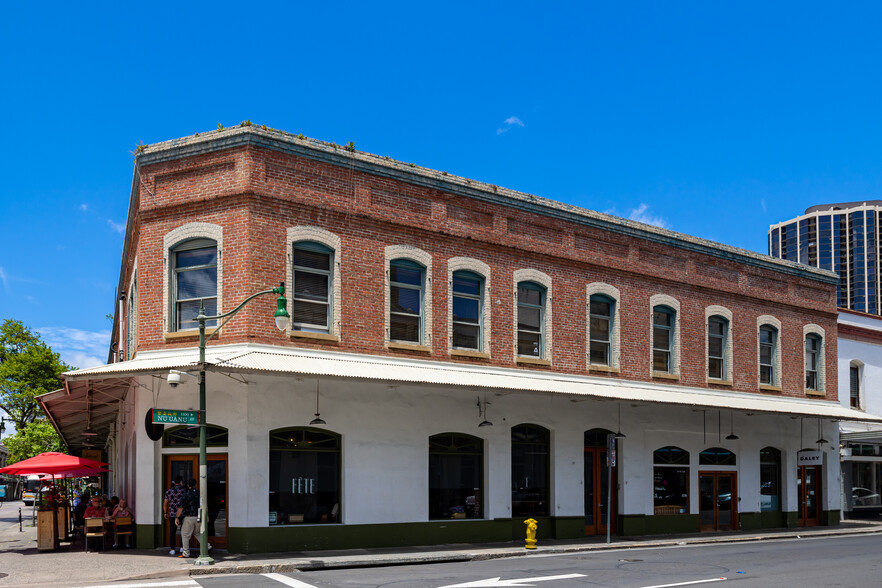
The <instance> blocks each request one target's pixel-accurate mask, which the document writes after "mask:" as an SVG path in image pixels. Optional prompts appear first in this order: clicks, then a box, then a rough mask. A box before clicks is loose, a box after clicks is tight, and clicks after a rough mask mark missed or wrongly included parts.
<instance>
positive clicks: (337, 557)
mask: <svg viewBox="0 0 882 588" xmlns="http://www.w3.org/2000/svg"><path fill="white" fill-rule="evenodd" d="M35 533H36V531H35V529H34V528H32V527H31V528H28V527H25V528H24V533H21V534H19V532H18V524H17V523H16V524H15V525H14V526H11V527H2V528H0V550H2V551H0V586H2V587H8V586H31V587H33V586H50V585H56V586H57V585H79V584H88V583H96V582H105V581H115V582H120V581H134V580H146V579H158V578H175V577H178V578H186V577H187V576H188V575H202V574H221V573H269V572H276V573H279V572H281V573H284V572H292V571H298V570H315V569H333V568H355V567H371V566H388V565H417V564H426V563H441V562H463V561H478V560H487V559H496V558H505V557H520V556H526V555H532V554H535V553H541V554H553V553H578V552H590V551H595V550H606V549H634V548H642V547H663V546H671V545H696V544H705V543H732V542H745V541H769V540H783V539H791V538H798V537H800V538H807V537H833V536H841V535H856V534H872V533H882V521H878V522H876V521H845V522H843V523H842V524H841V525H840V526H838V527H814V528H810V529H806V528H801V529H781V530H770V531H763V532H745V531H739V532H733V533H715V534H707V533H704V534H694V535H666V536H663V537H652V538H639V539H616V538H615V537H613V540H612V543H609V544H607V543H606V538H605V537H597V538H595V537H591V538H584V539H576V540H565V541H564V540H550V539H549V540H544V541H541V542H540V545H539V547H538V549H536V550H530V551H528V550H526V549H524V546H523V543H515V542H507V543H497V544H458V545H440V546H438V545H436V546H428V547H402V548H385V549H353V550H345V551H303V552H290V553H277V554H257V555H240V554H227V553H226V552H223V551H222V552H219V553H218V552H215V553H213V554H212V556H213V557H214V558H215V560H216V563H215V565H213V566H194V565H193V559H182V558H177V557H172V556H170V555H168V551H167V550H164V549H157V550H149V551H145V550H123V551H105V552H90V553H84V551H83V543H82V540H80V541H77V542H75V543H72V544H68V543H64V544H62V547H61V549H59V551H57V552H38V551H37V549H36V539H35ZM21 535H26V536H27V537H29V539H27V540H25V539H23V538H22V537H21Z"/></svg>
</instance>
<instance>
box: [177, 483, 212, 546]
mask: <svg viewBox="0 0 882 588" xmlns="http://www.w3.org/2000/svg"><path fill="white" fill-rule="evenodd" d="M175 522H176V523H177V524H178V525H180V526H181V546H182V547H183V549H184V552H183V553H182V554H181V555H179V556H178V557H190V538H191V537H193V535H196V540H197V541H199V545H200V546H201V545H202V537H201V533H197V532H196V530H197V529H198V528H199V490H197V489H196V479H195V478H190V480H189V481H188V482H187V490H186V492H184V498H183V501H182V504H181V507H180V508H178V511H177V513H176V521H175ZM208 550H209V551H211V545H209V546H208Z"/></svg>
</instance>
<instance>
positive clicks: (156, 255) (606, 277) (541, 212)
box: [41, 126, 880, 552]
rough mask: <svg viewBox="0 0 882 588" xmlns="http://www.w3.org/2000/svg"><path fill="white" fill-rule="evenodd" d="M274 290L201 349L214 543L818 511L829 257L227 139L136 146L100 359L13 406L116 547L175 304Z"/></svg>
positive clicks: (173, 458) (172, 436)
mask: <svg viewBox="0 0 882 588" xmlns="http://www.w3.org/2000/svg"><path fill="white" fill-rule="evenodd" d="M280 281H284V282H285V283H286V284H287V286H288V299H289V300H288V305H289V309H290V310H291V313H292V323H291V325H290V326H289V328H288V329H287V330H286V331H284V332H279V331H278V330H276V328H275V326H274V323H273V311H274V304H275V300H274V299H273V297H263V298H258V299H255V300H254V301H253V302H251V303H250V304H249V305H248V306H246V307H245V308H244V309H243V310H242V311H241V312H240V313H239V314H237V315H236V317H235V318H233V319H232V320H231V321H230V322H229V323H228V324H227V325H226V326H225V327H224V328H223V329H222V330H221V331H220V332H219V333H218V335H217V336H216V337H215V339H213V340H212V341H211V344H210V346H209V348H208V363H209V366H208V378H207V386H208V407H207V420H208V423H209V431H208V433H209V475H208V477H209V483H208V492H209V510H210V511H211V512H210V513H209V521H210V534H211V535H212V538H211V541H212V543H213V544H215V545H224V544H227V545H228V546H229V548H230V549H231V550H235V551H246V552H248V551H280V550H282V551H283V550H289V549H302V548H316V547H319V548H320V547H354V546H378V545H403V544H426V543H442V542H444V543H447V542H457V541H491V540H507V539H511V538H513V537H521V536H522V535H523V523H522V521H523V520H524V519H525V518H527V517H530V516H531V517H534V518H536V519H537V520H539V522H540V526H539V529H540V536H542V535H545V536H555V537H578V536H582V535H585V534H600V533H605V532H606V520H607V519H606V516H607V507H608V505H609V506H611V508H612V517H611V521H612V525H613V527H614V529H613V532H614V533H617V534H622V535H640V534H653V533H667V532H679V531H698V530H729V529H737V528H743V529H748V528H754V529H755V528H763V527H775V526H796V525H812V524H835V523H836V522H837V521H838V513H839V506H840V504H839V491H838V487H839V484H838V481H837V477H838V475H839V464H838V443H837V441H838V432H837V426H836V424H835V423H834V421H835V420H838V419H843V418H850V419H853V418H854V414H853V413H854V412H855V411H852V410H850V409H849V408H848V407H844V406H840V405H839V403H838V402H837V385H836V382H837V361H836V356H837V355H836V352H837V350H836V336H835V333H836V321H837V311H836V296H835V294H836V276H835V275H834V274H832V273H830V272H827V271H824V270H819V269H815V268H809V267H803V266H798V265H796V264H794V263H790V262H787V261H782V260H776V259H773V258H770V257H768V256H765V255H760V254H756V253H752V252H748V251H744V250H740V249H736V248H733V247H729V246H726V245H721V244H717V243H712V242H708V241H705V240H702V239H697V238H693V237H690V236H687V235H682V234H678V233H674V232H671V231H667V230H664V229H659V228H656V227H651V226H647V225H643V224H640V223H636V222H632V221H628V220H624V219H620V218H616V217H612V216H609V215H605V214H600V213H597V212H592V211H589V210H585V209H581V208H577V207H574V206H569V205H565V204H562V203H559V202H554V201H551V200H546V199H543V198H538V197H535V196H532V195H529V194H523V193H518V192H514V191H511V190H506V189H504V188H501V187H497V186H493V185H488V184H484V183H481V182H477V181H474V180H469V179H466V178H460V177H455V176H451V175H449V174H447V173H446V172H438V171H432V170H428V169H425V168H422V167H419V166H416V165H413V164H409V163H403V162H399V161H394V160H391V159H389V158H386V157H379V156H375V155H370V154H366V153H361V152H357V151H353V150H350V149H346V148H343V147H340V146H337V145H333V144H328V143H323V142H319V141H314V140H311V139H306V138H303V137H297V136H293V135H290V134H287V133H281V132H277V131H273V130H272V129H265V128H260V127H257V126H242V127H239V128H235V129H227V130H223V131H219V132H218V131H213V132H210V133H207V134H203V135H198V136H192V137H187V138H184V139H178V140H174V141H169V142H165V143H160V144H157V145H152V146H149V147H147V148H146V149H144V150H143V151H142V152H140V153H139V154H138V155H137V157H136V162H135V173H134V180H133V183H132V191H131V200H130V209H129V217H128V222H127V229H126V239H125V246H124V250H123V255H122V263H121V268H120V277H119V292H120V295H119V300H118V311H117V313H116V317H115V323H114V344H113V349H112V352H111V354H110V361H109V363H108V365H106V366H99V367H94V368H91V369H84V370H80V371H76V372H71V373H69V374H66V375H65V377H64V385H65V388H64V389H63V390H61V391H58V392H55V393H52V394H48V395H46V396H44V397H42V398H41V402H42V405H43V407H44V409H45V410H46V412H47V414H48V415H49V416H50V418H51V419H52V421H53V423H54V424H55V426H56V427H57V428H58V430H59V431H60V433H61V434H62V435H63V437H64V439H65V441H66V442H67V443H68V445H69V447H71V449H73V450H77V449H79V448H82V447H84V443H86V442H88V443H89V444H91V445H97V446H98V447H99V448H103V449H104V451H105V452H106V453H105V457H106V458H107V459H109V460H110V461H111V462H112V464H113V470H114V474H113V475H114V478H113V480H111V483H112V485H113V487H114V490H115V491H116V492H117V493H118V494H119V495H120V496H123V495H125V496H128V497H130V498H131V500H132V501H133V502H134V503H135V511H136V512H137V513H138V520H137V523H138V532H139V535H138V542H139V544H140V545H142V546H149V545H162V544H163V539H162V537H163V531H162V525H163V518H162V513H161V511H160V502H161V496H162V492H163V490H164V489H165V488H166V487H167V486H168V481H169V480H170V478H171V477H173V476H175V475H178V474H181V475H185V476H189V475H191V474H192V473H194V472H195V464H196V455H195V454H196V451H195V447H196V443H197V441H196V440H197V435H196V429H195V428H186V427H176V428H170V427H167V428H166V429H165V430H164V431H159V430H157V429H156V428H155V427H152V426H150V425H149V424H148V423H147V422H145V420H149V414H150V411H151V409H153V408H165V409H193V408H196V407H197V406H198V399H197V384H196V381H195V378H188V377H187V376H183V379H182V382H181V384H180V385H179V386H178V387H176V388H172V387H170V386H169V384H168V382H167V375H168V373H169V370H180V371H184V372H188V373H195V372H196V371H198V370H197V365H196V364H197V352H196V345H197V341H196V337H195V331H194V327H195V326H196V324H195V321H194V317H195V314H196V311H197V310H198V307H199V304H200V303H201V302H204V304H205V305H206V308H207V310H208V312H209V313H212V312H222V311H229V310H231V309H232V308H234V307H235V306H236V305H237V304H239V303H240V302H241V301H242V300H244V299H245V298H247V297H248V296H249V295H251V294H253V293H255V292H258V291H260V290H264V289H267V288H270V287H272V286H274V285H276V284H278V283H279V282H280ZM858 418H862V419H864V420H866V421H874V422H875V421H878V420H880V419H878V418H877V417H873V416H870V415H858ZM87 428H88V429H89V431H88V432H89V433H95V434H94V435H92V434H89V435H85V436H84V435H83V432H84V431H85V430H86V429H87ZM614 433H620V435H619V436H618V437H619V438H618V446H617V452H616V463H615V468H614V470H613V476H612V479H613V486H612V492H610V491H609V486H608V483H607V476H608V474H609V472H608V471H607V469H606V459H607V451H608V450H607V448H608V438H609V436H610V435H612V434H614ZM803 450H808V451H803ZM800 462H803V463H804V465H800ZM610 494H611V495H612V497H613V500H612V501H609V500H608V499H607V497H608V496H609V495H610ZM610 503H611V504H610Z"/></svg>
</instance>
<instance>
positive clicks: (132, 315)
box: [126, 274, 138, 359]
mask: <svg viewBox="0 0 882 588" xmlns="http://www.w3.org/2000/svg"><path fill="white" fill-rule="evenodd" d="M137 292H138V275H137V274H135V275H134V276H133V277H132V285H131V287H130V288H129V313H128V316H127V319H128V325H127V327H126V359H132V357H134V355H135V334H136V329H137V324H138V322H137V310H136V309H137V306H136V305H137V303H138V297H137Z"/></svg>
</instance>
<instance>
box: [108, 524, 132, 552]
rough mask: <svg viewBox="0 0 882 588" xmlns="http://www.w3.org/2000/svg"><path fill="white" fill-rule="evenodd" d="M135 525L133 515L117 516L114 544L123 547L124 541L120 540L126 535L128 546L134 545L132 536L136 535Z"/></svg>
mask: <svg viewBox="0 0 882 588" xmlns="http://www.w3.org/2000/svg"><path fill="white" fill-rule="evenodd" d="M134 527H135V525H134V523H133V522H132V517H117V518H116V521H115V522H114V524H113V532H114V536H113V543H114V545H117V546H119V548H120V549H122V541H120V538H121V537H124V538H125V540H126V546H129V547H132V546H133V543H132V537H133V536H134V531H133V529H134Z"/></svg>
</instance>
